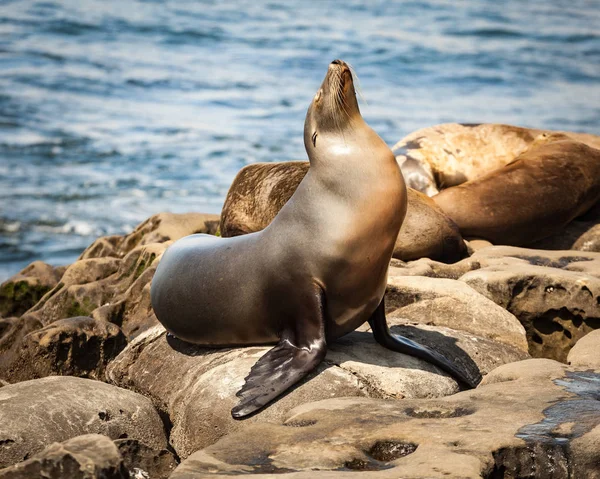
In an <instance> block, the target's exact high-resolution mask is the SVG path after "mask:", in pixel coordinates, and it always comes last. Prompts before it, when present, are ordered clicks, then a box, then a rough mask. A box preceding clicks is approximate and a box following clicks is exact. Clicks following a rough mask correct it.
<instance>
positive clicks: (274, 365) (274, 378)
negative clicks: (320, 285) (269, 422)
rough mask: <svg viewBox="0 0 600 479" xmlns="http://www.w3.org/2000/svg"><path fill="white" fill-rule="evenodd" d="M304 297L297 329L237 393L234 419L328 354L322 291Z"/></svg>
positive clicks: (289, 384) (269, 398)
mask: <svg viewBox="0 0 600 479" xmlns="http://www.w3.org/2000/svg"><path fill="white" fill-rule="evenodd" d="M302 299H303V300H305V301H306V302H304V304H302V306H299V309H300V310H301V314H302V316H301V318H300V319H297V320H296V324H295V328H294V330H293V331H286V332H285V334H284V335H282V337H281V340H280V341H279V343H277V346H275V347H274V348H273V349H271V350H270V351H268V352H267V353H266V354H265V355H264V356H262V357H261V358H260V359H259V360H258V361H257V362H256V364H255V365H254V366H252V369H250V374H248V376H247V377H246V382H245V383H244V386H243V387H242V389H240V390H239V391H238V393H237V397H239V398H240V402H239V404H238V405H237V406H236V407H234V408H233V409H232V410H231V415H232V416H233V417H234V418H235V419H240V418H242V417H244V416H248V415H249V414H252V413H253V412H256V411H258V410H259V409H260V408H262V407H263V406H265V405H266V404H267V403H269V402H271V401H272V400H273V399H275V398H276V397H277V396H279V395H281V394H282V393H283V392H284V391H286V390H287V389H289V388H290V387H292V386H293V385H294V384H296V383H297V382H298V381H300V380H301V379H302V378H303V377H305V376H306V375H307V374H308V373H310V372H311V371H312V370H313V369H315V368H316V367H317V366H318V365H319V363H320V362H321V361H322V360H323V358H324V357H325V354H326V353H327V345H326V343H325V322H324V317H323V303H322V294H321V291H320V290H319V292H318V294H315V295H312V298H302ZM315 300H316V301H315ZM311 303H313V304H311ZM300 322H301V324H300Z"/></svg>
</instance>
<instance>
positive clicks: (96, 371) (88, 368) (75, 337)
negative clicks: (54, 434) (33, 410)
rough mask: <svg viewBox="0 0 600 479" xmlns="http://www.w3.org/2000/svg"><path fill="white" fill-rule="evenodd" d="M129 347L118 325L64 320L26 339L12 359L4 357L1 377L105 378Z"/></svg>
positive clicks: (83, 320) (84, 319) (37, 331)
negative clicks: (116, 359) (107, 369)
mask: <svg viewBox="0 0 600 479" xmlns="http://www.w3.org/2000/svg"><path fill="white" fill-rule="evenodd" d="M125 346H127V340H126V339H125V335H124V334H123V332H122V331H121V328H119V327H118V326H117V325H116V324H112V323H107V322H105V321H98V320H96V319H92V318H88V317H84V316H80V317H75V318H68V319H61V320H59V321H55V322H54V323H51V324H50V325H48V326H46V327H45V328H42V329H37V330H34V331H32V332H30V333H29V334H27V335H26V336H24V337H23V338H22V339H21V340H20V347H18V348H14V349H13V351H11V352H12V360H11V358H10V357H9V355H8V354H6V355H5V356H4V357H3V358H2V361H1V362H0V374H3V375H5V376H6V377H8V378H10V380H11V381H12V382H18V381H26V380H28V379H34V378H41V377H45V376H54V375H61V376H66V375H70V376H78V377H86V378H92V379H101V378H103V377H104V370H105V368H106V365H107V364H108V362H109V361H110V360H112V359H114V358H115V357H116V356H117V354H119V353H120V352H121V351H122V350H123V348H125Z"/></svg>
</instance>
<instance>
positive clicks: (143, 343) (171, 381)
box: [107, 293, 527, 457]
mask: <svg viewBox="0 0 600 479" xmlns="http://www.w3.org/2000/svg"><path fill="white" fill-rule="evenodd" d="M475 294H476V293H475ZM492 306H495V305H493V303H492ZM515 321H516V320H515ZM517 324H518V322H517ZM392 331H393V332H398V333H399V334H403V335H406V336H407V337H411V338H413V339H415V340H417V341H420V342H421V343H423V344H426V345H428V346H430V347H433V348H435V349H436V350H438V351H440V352H441V353H443V354H445V355H447V356H448V357H449V358H451V359H452V360H455V361H456V362H457V364H459V365H461V366H462V367H464V369H465V370H466V371H467V373H468V374H470V375H472V377H473V378H477V377H478V376H480V375H481V374H485V373H486V372H488V371H489V370H490V369H492V368H493V367H495V366H497V365H498V364H503V363H504V362H507V361H515V360H519V359H522V358H523V357H527V353H526V352H524V351H523V350H522V349H519V348H516V347H514V346H511V345H507V344H503V343H500V342H496V341H492V340H487V339H486V338H481V337H476V336H474V335H472V334H468V333H462V332H460V331H454V330H451V329H449V328H443V327H436V326H424V325H407V324H404V325H401V326H392ZM270 347H271V346H268V347H250V348H237V349H208V348H200V347H197V346H194V345H191V344H187V343H184V342H182V341H179V340H177V339H175V338H173V337H172V336H168V335H167V334H166V332H165V331H164V329H163V328H162V327H161V326H157V327H155V328H152V329H151V330H148V331H147V332H145V333H144V334H142V335H140V336H139V337H138V338H136V339H135V340H134V341H132V342H131V343H130V344H129V345H128V346H127V348H126V349H125V350H124V351H123V352H122V353H121V354H120V355H119V356H118V357H117V358H116V359H115V360H114V361H113V362H112V363H111V364H110V365H109V366H108V368H107V379H108V380H109V381H110V382H111V383H113V384H116V385H119V386H121V387H125V388H129V389H133V390H135V391H137V392H140V393H142V394H144V395H146V396H148V397H150V398H151V399H152V400H153V402H154V404H155V406H156V407H157V408H159V409H160V410H161V411H163V412H164V413H166V414H168V415H169V417H170V419H171V421H172V423H173V429H172V431H171V438H170V441H171V444H172V446H173V447H174V449H175V450H176V452H177V454H178V455H179V456H180V457H187V456H188V455H189V454H191V453H192V452H194V451H195V450H197V449H199V448H201V447H205V446H207V445H209V444H212V443H213V442H215V441H217V440H218V439H219V438H221V437H223V436H224V435H225V434H228V433H231V432H234V431H239V430H242V429H244V428H246V427H247V426H248V425H249V424H253V423H257V422H265V421H279V420H281V418H282V417H284V416H285V415H286V414H287V412H288V411H289V410H291V409H292V408H294V407H296V406H299V405H301V404H304V403H306V402H309V401H314V400H319V399H326V398H331V397H342V396H356V397H361V396H369V397H376V398H397V399H400V398H418V397H440V396H447V395H450V394H453V393H455V392H457V391H458V390H459V388H458V385H457V383H456V382H455V381H454V379H452V378H450V377H449V376H447V375H446V374H444V373H443V372H441V371H440V370H439V369H437V368H436V367H435V366H433V365H431V364H429V363H427V362H424V361H422V360H420V359H418V358H415V357H411V356H406V355H403V354H399V353H395V352H392V351H389V350H387V349H385V348H383V347H381V346H380V345H378V344H377V343H376V342H375V341H374V339H373V336H372V334H371V333H370V332H366V331H364V330H362V331H355V332H353V333H351V334H349V335H347V336H345V337H343V338H341V339H340V340H338V341H337V342H334V343H333V344H330V345H329V348H328V353H327V356H326V358H325V360H324V361H323V363H322V364H321V365H320V366H319V368H317V370H316V371H314V372H313V373H312V374H311V375H310V376H309V377H308V378H307V379H306V380H305V381H303V382H301V383H300V384H299V385H298V386H297V387H295V388H293V389H292V390H291V391H290V392H289V393H288V394H286V395H284V396H283V397H281V398H280V399H279V400H277V401H276V402H274V403H272V404H271V405H269V406H268V407H266V408H265V409H263V410H262V411H260V412H259V413H258V414H256V415H254V416H252V417H250V418H248V419H246V420H244V421H236V420H234V419H233V418H232V417H231V408H232V407H233V406H235V405H236V404H237V398H236V396H235V395H236V392H237V391H238V390H239V389H240V388H241V386H242V385H243V383H244V378H245V377H246V376H247V374H248V372H249V370H250V368H251V367H252V365H253V364H254V363H255V362H256V361H257V360H258V358H260V356H262V355H263V354H264V353H265V352H266V351H268V350H269V349H270Z"/></svg>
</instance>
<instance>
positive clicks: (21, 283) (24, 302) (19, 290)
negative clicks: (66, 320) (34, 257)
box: [0, 261, 65, 317]
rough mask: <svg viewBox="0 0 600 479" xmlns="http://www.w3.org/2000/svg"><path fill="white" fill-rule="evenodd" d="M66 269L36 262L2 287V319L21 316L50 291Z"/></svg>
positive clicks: (0, 309)
mask: <svg viewBox="0 0 600 479" xmlns="http://www.w3.org/2000/svg"><path fill="white" fill-rule="evenodd" d="M64 270H65V268H63V267H59V268H54V267H52V266H50V265H49V264H46V263H44V262H42V261H35V262H33V263H31V264H30V265H29V266H27V267H26V268H25V269H23V270H22V271H20V272H19V273H17V274H16V275H15V276H13V277H12V278H10V279H8V280H6V281H5V282H4V283H2V285H0V317H2V316H4V317H8V316H20V315H22V314H23V313H24V312H25V311H27V310H28V309H29V308H31V307H32V306H33V305H35V304H36V303H37V302H38V301H39V300H40V299H41V298H42V296H44V294H46V293H47V292H48V291H50V290H51V289H52V288H53V287H54V286H56V284H58V281H59V280H60V277H61V276H62V274H63V272H64Z"/></svg>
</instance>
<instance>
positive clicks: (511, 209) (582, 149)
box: [433, 133, 600, 246]
mask: <svg viewBox="0 0 600 479" xmlns="http://www.w3.org/2000/svg"><path fill="white" fill-rule="evenodd" d="M433 200H434V201H435V202H436V203H437V204H438V205H439V206H440V207H441V208H442V210H443V211H444V212H445V213H446V214H447V215H448V216H450V218H452V219H453V220H454V221H455V222H456V224H457V225H458V227H459V228H460V231H461V233H462V234H463V235H464V236H465V237H477V238H483V239H486V240H488V241H491V242H492V243H494V244H505V245H514V246H520V245H526V244H529V243H532V242H534V241H537V240H540V239H542V238H545V237H547V236H550V235H552V234H555V233H557V232H559V231H561V230H562V229H563V228H564V227H565V226H566V225H567V224H568V223H569V222H571V221H572V220H573V219H574V218H576V217H578V216H580V215H582V214H584V213H585V212H586V211H588V210H589V209H590V208H591V207H592V206H594V205H595V204H596V203H597V202H598V201H600V150H597V149H595V148H591V147H589V146H588V145H585V144H583V143H581V142H578V141H574V140H572V139H571V138H570V137H569V136H567V135H564V134H560V133H552V134H548V133H542V134H541V135H539V136H538V138H537V139H536V140H535V141H534V142H533V144H532V145H531V147H530V148H529V149H528V150H526V151H525V152H524V153H522V154H521V155H519V156H518V157H517V158H516V159H515V160H514V161H513V162H512V163H509V164H508V165H506V166H504V167H502V168H499V169H497V170H495V171H493V172H491V173H488V174H486V175H484V176H482V177H480V178H478V179H476V180H472V181H468V182H466V183H463V184H462V185H459V186H454V187H452V188H448V189H445V190H444V191H442V192H441V193H439V194H438V195H436V196H434V197H433Z"/></svg>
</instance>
